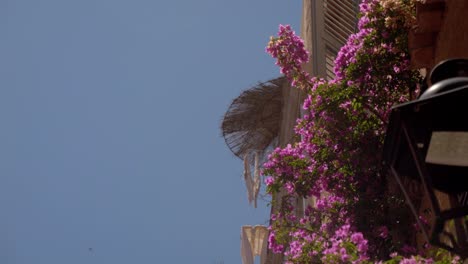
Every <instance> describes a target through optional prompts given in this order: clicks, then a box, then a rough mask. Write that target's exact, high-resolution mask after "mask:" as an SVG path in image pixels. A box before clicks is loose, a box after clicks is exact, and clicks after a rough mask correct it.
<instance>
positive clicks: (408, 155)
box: [384, 77, 468, 193]
mask: <svg viewBox="0 0 468 264" xmlns="http://www.w3.org/2000/svg"><path fill="white" fill-rule="evenodd" d="M452 79H457V80H456V84H457V85H458V86H457V87H458V88H454V84H453V82H451V83H450V82H449V85H450V86H452V87H451V88H452V89H447V88H444V86H443V85H442V86H439V88H438V90H439V92H437V90H436V92H434V91H431V89H432V87H431V88H430V89H429V90H428V91H426V93H429V95H426V96H421V97H420V98H419V99H417V100H414V101H411V102H408V103H404V104H400V105H397V106H395V107H394V108H392V112H391V115H390V121H389V125H388V129H387V134H386V139H385V144H384V161H385V163H387V164H392V166H393V167H394V168H395V170H396V171H397V172H398V173H399V174H400V175H402V177H410V178H413V179H418V178H419V177H420V176H419V172H418V169H417V164H416V163H415V160H414V157H413V154H412V152H411V149H410V148H411V146H414V147H415V148H414V149H415V152H416V153H415V154H416V155H417V156H418V157H419V159H421V161H422V162H424V163H425V167H426V169H427V173H428V174H429V175H427V176H429V178H427V179H426V180H428V181H430V183H431V184H432V185H433V187H434V188H436V189H437V190H439V191H443V192H447V193H460V192H465V191H468V78H467V77H458V78H452ZM449 80H450V79H449ZM443 82H444V81H443ZM440 87H442V88H440ZM436 88H437V87H436Z"/></svg>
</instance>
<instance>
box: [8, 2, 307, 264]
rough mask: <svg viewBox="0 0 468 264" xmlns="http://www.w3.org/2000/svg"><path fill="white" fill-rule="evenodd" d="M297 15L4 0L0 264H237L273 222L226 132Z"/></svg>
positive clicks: (288, 10) (229, 7)
mask: <svg viewBox="0 0 468 264" xmlns="http://www.w3.org/2000/svg"><path fill="white" fill-rule="evenodd" d="M301 5H302V1H298V0H296V1H286V0H283V1H280V0H256V1H251V0H238V1H219V0H218V1H215V0H212V1H209V0H199V1H188V0H186V1H157V0H156V1H155V0H151V1H150V0H133V1H129V0H127V1H122V0H80V1H71V0H42V1H37V0H15V1H13V0H6V1H5V0H3V1H0V33H1V34H0V58H1V60H0V122H1V129H0V208H1V209H0V210H1V217H0V263H2V264H32V263H34V264H55V263H57V264H63V263H67V264H75V263H76V264H82V263H99V264H102V263H112V264H120V263H203V264H204V263H208V264H211V263H217V262H218V263H219V262H220V261H224V263H225V264H228V263H240V256H239V245H240V240H239V236H240V227H241V226H242V225H245V224H262V223H266V222H267V220H268V213H269V209H268V208H267V207H266V203H265V202H260V205H259V208H257V209H253V208H252V207H250V206H249V205H248V203H247V198H246V190H245V187H244V186H245V185H244V183H243V181H242V179H241V174H242V165H241V161H240V160H239V159H237V158H235V157H234V156H233V155H232V154H231V153H230V151H229V150H228V148H227V147H226V146H225V144H224V140H223V138H222V137H221V136H220V131H219V125H220V122H221V119H222V116H223V114H224V112H225V111H226V109H227V108H228V106H229V104H230V102H231V100H232V99H234V98H235V97H237V96H238V95H239V94H240V93H241V91H242V90H244V89H247V88H249V87H251V86H253V85H255V84H256V83H257V82H258V81H265V80H268V79H271V78H274V77H277V76H278V75H279V71H278V69H277V68H276V66H275V65H274V63H273V60H272V59H271V58H270V57H269V56H268V55H267V54H266V53H265V52H264V47H265V45H266V43H267V41H268V39H269V36H270V35H273V34H275V33H276V31H277V28H278V24H280V23H282V24H292V25H293V27H294V28H295V29H296V30H297V31H299V22H300V14H301V11H300V9H301ZM89 248H92V250H89Z"/></svg>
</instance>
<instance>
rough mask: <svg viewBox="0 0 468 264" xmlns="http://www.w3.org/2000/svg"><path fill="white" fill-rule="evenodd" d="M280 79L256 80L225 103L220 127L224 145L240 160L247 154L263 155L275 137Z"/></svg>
mask: <svg viewBox="0 0 468 264" xmlns="http://www.w3.org/2000/svg"><path fill="white" fill-rule="evenodd" d="M284 82H285V78H284V77H279V78H276V79H273V80H270V81H267V82H264V83H259V84H258V85H256V86H254V87H252V88H251V89H249V90H246V91H244V92H242V94H241V95H240V96H239V97H237V98H236V99H234V100H233V102H232V104H231V105H230V106H229V108H228V110H227V112H226V114H225V115H224V118H223V122H222V125H221V130H222V133H223V137H224V140H225V141H226V144H227V146H228V147H229V149H230V150H231V151H232V153H234V155H236V156H237V157H239V158H240V159H244V157H245V156H246V155H250V154H251V153H258V154H260V155H263V154H264V152H265V150H266V149H267V148H268V147H269V146H271V145H272V143H273V142H274V141H275V139H276V137H277V136H278V132H279V128H280V120H281V108H282V104H283V100H282V99H283V98H282V90H281V87H282V86H283V84H284Z"/></svg>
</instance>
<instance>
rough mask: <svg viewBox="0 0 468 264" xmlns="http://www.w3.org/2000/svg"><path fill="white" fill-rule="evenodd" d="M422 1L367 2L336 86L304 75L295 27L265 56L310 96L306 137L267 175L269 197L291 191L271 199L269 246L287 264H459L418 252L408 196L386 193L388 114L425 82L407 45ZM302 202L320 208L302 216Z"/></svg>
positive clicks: (303, 127) (276, 154) (272, 163)
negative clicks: (299, 200)
mask: <svg viewBox="0 0 468 264" xmlns="http://www.w3.org/2000/svg"><path fill="white" fill-rule="evenodd" d="M415 2H416V0H381V1H378V0H364V1H363V2H362V3H361V4H360V14H361V15H360V18H359V22H358V28H359V31H358V32H357V33H356V34H353V35H351V36H350V37H349V39H348V41H347V43H346V45H344V46H343V47H342V48H341V50H340V52H339V53H338V54H337V56H336V60H335V67H334V73H335V78H334V79H333V80H328V81H326V80H323V79H320V78H315V77H311V76H310V75H309V74H308V73H307V72H305V71H304V70H303V69H302V65H303V64H304V63H306V62H307V61H308V58H309V54H308V53H307V51H306V50H305V48H304V43H303V41H302V40H301V39H300V38H299V37H298V36H296V35H295V33H294V31H293V30H292V29H291V27H290V26H283V25H280V27H279V32H278V36H277V37H272V38H271V39H270V42H269V44H268V47H267V49H266V50H267V52H268V53H269V54H271V55H272V56H273V57H274V58H275V59H276V64H277V65H278V66H279V67H280V69H281V70H280V71H281V73H282V74H284V75H285V76H286V77H287V78H288V79H289V80H290V82H291V85H292V86H294V87H297V88H299V89H301V90H303V91H304V93H305V94H306V99H305V100H304V104H303V109H304V112H305V113H304V115H303V116H302V117H301V118H300V119H299V120H298V122H297V126H296V128H295V133H296V134H297V135H298V137H300V141H299V142H297V143H295V144H292V145H288V146H286V147H285V148H278V149H276V150H274V151H273V152H272V153H271V154H270V156H269V159H268V161H267V162H266V163H265V164H264V171H263V175H265V184H266V186H267V192H268V193H270V194H271V195H277V194H278V193H280V192H283V193H284V195H282V198H281V200H280V201H276V200H275V199H273V202H272V203H274V206H275V208H278V210H277V212H275V213H273V214H272V215H271V226H270V236H269V241H268V242H269V247H270V249H271V250H272V251H273V252H275V253H282V254H284V256H285V257H286V259H287V261H288V262H287V263H458V261H459V260H458V259H456V258H455V259H451V258H450V257H449V256H448V255H447V254H445V255H444V254H442V255H440V254H439V255H438V256H437V257H434V258H431V254H430V251H429V250H427V251H425V252H416V249H415V248H413V247H411V245H412V244H414V243H412V241H409V238H408V236H407V235H406V234H407V233H408V232H412V231H413V230H410V229H411V225H410V224H408V223H410V222H411V221H412V220H411V217H410V215H409V214H408V213H407V211H405V210H404V209H402V208H405V204H404V200H403V199H402V198H401V197H399V196H398V195H393V194H392V195H389V193H388V192H387V189H386V179H385V175H384V174H383V173H382V168H381V166H380V153H381V152H382V144H383V140H384V133H385V127H386V122H387V119H388V116H389V112H390V108H391V106H393V105H395V104H398V103H402V102H406V101H408V100H409V99H411V98H412V97H413V96H414V95H415V94H416V93H417V90H418V83H419V82H420V81H421V80H420V76H419V73H418V72H417V71H414V70H412V69H410V67H409V66H410V65H409V62H410V58H409V53H408V44H407V33H408V31H409V29H410V27H411V25H412V24H414V20H415ZM297 197H301V198H307V199H309V200H311V201H313V205H314V206H308V207H307V208H305V210H304V212H303V213H302V214H298V213H297V208H296V204H297V201H296V199H297ZM389 215H390V217H389ZM392 217H393V218H392ZM394 218H398V219H394ZM405 239H406V240H405ZM418 253H420V254H419V255H418ZM384 261H385V262H384Z"/></svg>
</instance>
